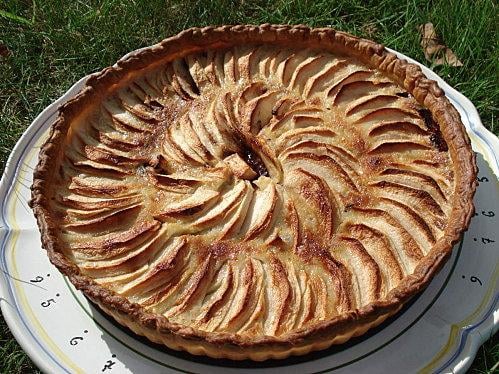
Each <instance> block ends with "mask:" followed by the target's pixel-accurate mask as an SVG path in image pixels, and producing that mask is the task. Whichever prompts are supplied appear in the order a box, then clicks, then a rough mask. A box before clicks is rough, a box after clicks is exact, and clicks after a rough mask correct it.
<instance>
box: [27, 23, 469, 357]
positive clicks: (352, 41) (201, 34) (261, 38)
mask: <svg viewBox="0 0 499 374" xmlns="http://www.w3.org/2000/svg"><path fill="white" fill-rule="evenodd" d="M252 43H253V44H254V43H258V44H262V43H264V44H268V45H278V46H281V47H287V46H292V47H293V48H300V47H303V48H317V49H321V50H325V51H335V52H340V53H343V54H346V55H349V56H353V57H355V58H357V59H359V60H360V61H362V62H363V63H364V64H366V65H368V66H370V67H373V68H375V69H377V70H378V71H381V72H382V73H384V74H385V75H387V76H388V77H390V78H391V79H393V80H395V81H396V82H397V83H398V84H399V85H400V86H401V87H403V88H405V90H406V91H407V92H409V93H410V94H411V95H412V96H413V97H414V98H415V99H416V100H417V101H418V102H419V103H420V104H421V105H423V106H424V107H426V108H428V109H429V111H430V112H431V114H432V116H433V118H434V119H435V122H436V123H438V125H439V126H440V131H441V133H442V136H443V139H444V141H445V142H446V144H447V145H448V152H449V155H450V158H451V159H452V161H453V165H454V168H455V169H454V182H455V188H454V191H453V194H452V196H451V199H452V203H451V206H452V210H451V213H450V215H449V219H448V221H447V222H446V226H445V232H444V234H443V235H442V236H441V237H440V238H439V239H438V240H437V241H436V243H435V244H434V245H433V247H432V248H431V250H430V251H429V253H427V254H426V256H425V257H424V258H423V259H422V260H421V261H419V263H418V265H417V266H416V267H415V269H414V271H413V273H412V274H411V275H408V276H406V277H405V278H404V279H403V281H402V282H401V283H399V285H398V286H397V287H396V288H394V289H393V290H392V291H390V292H389V293H388V294H387V295H386V296H385V299H384V300H382V301H375V302H372V303H370V304H368V305H365V306H363V307H361V308H360V309H357V310H354V311H350V312H347V313H342V314H340V315H338V316H336V317H334V318H332V319H330V320H325V321H321V322H318V323H315V324H314V325H312V326H309V327H306V328H303V329H298V330H295V331H291V332H289V333H285V334H282V335H279V336H257V337H252V338H251V339H250V338H248V337H246V336H241V335H239V334H234V333H227V332H207V331H202V330H200V329H195V328H192V327H189V326H185V325H182V324H178V323H172V322H170V321H169V320H168V319H167V318H166V317H164V316H162V315H158V314H154V313H151V312H148V311H146V310H145V309H144V308H143V307H142V306H140V305H138V304H135V303H132V302H130V301H129V300H127V299H126V298H125V297H123V296H120V295H118V294H115V293H114V292H113V291H111V290H109V289H107V288H105V287H103V286H101V285H99V284H97V283H96V282H95V281H94V280H93V279H92V278H90V277H89V276H87V275H84V274H82V272H81V271H80V269H79V268H78V266H76V265H75V264H74V263H73V262H72V261H71V260H70V259H68V258H67V257H66V256H65V255H64V254H63V252H64V251H63V250H62V246H63V243H61V241H60V240H59V239H58V234H59V230H60V229H59V227H58V225H57V219H55V218H54V216H53V214H54V213H53V211H52V209H51V206H50V200H49V197H48V196H51V188H52V185H53V183H52V181H53V177H54V172H53V171H54V170H57V165H58V162H59V157H58V155H59V154H60V151H61V147H62V145H63V143H64V142H63V140H64V139H65V137H66V134H67V132H68V129H69V127H70V125H71V123H72V121H73V119H75V118H77V117H78V116H79V115H80V114H81V113H82V112H83V111H85V109H86V108H88V107H89V106H91V105H93V103H95V101H96V100H100V99H102V98H104V97H106V95H108V94H109V92H111V91H112V90H113V87H115V85H118V84H119V83H120V82H121V81H122V80H123V79H125V77H126V76H127V74H130V73H133V72H135V71H138V70H140V69H143V68H145V67H148V66H151V64H155V63H159V62H161V61H166V60H168V61H171V60H172V59H174V58H175V57H179V56H184V55H187V54H189V53H193V52H196V51H200V50H202V49H207V48H224V47H230V46H234V45H246V44H252ZM113 85H114V86H113ZM476 172H477V170H476V165H475V157H474V154H473V152H472V150H471V146H470V140H469V138H468V136H467V134H466V132H465V129H464V126H463V125H462V123H461V121H460V116H459V113H458V112H457V111H456V109H455V108H454V107H453V106H452V105H451V104H450V103H449V101H448V100H447V98H446V97H445V94H444V92H443V91H442V89H440V88H439V87H438V85H437V83H436V82H434V81H431V80H428V79H427V78H426V77H425V76H424V74H423V73H422V71H421V69H420V68H419V67H418V66H416V65H414V64H410V63H408V62H406V61H404V60H400V59H398V58H397V57H396V56H395V55H394V54H393V53H390V52H388V51H386V50H385V49H384V47H383V46H382V45H379V44H376V43H374V42H371V41H368V40H364V39H360V38H357V37H354V36H351V35H349V34H346V33H343V32H338V31H335V30H332V29H329V28H321V29H311V28H309V27H306V26H287V25H268V24H265V25H261V26H251V25H239V26H222V27H206V28H193V29H189V30H186V31H183V32H182V33H180V34H178V35H177V36H174V37H171V38H168V39H166V40H164V41H162V42H161V43H159V44H157V45H155V46H152V47H150V48H147V49H144V50H142V51H140V52H137V53H135V54H132V55H131V56H129V57H127V58H126V59H123V60H120V61H119V62H118V63H117V66H115V67H109V68H106V69H104V70H103V71H102V72H100V73H98V74H95V75H93V76H91V77H90V78H89V79H88V81H87V82H86V86H85V88H84V89H82V91H81V92H80V93H79V94H78V95H77V96H76V97H75V98H73V99H72V100H70V101H69V102H67V103H66V104H64V105H63V106H61V108H60V111H59V117H58V119H57V120H56V122H55V123H54V125H53V126H52V128H51V132H50V136H49V139H48V140H47V142H46V143H45V145H44V146H43V147H42V149H41V152H40V159H39V164H38V166H37V168H36V171H35V173H34V182H33V186H32V200H31V203H30V204H31V206H32V208H33V210H34V213H35V216H36V218H37V221H38V225H39V228H40V231H41V234H42V245H43V247H44V248H45V249H46V250H47V253H48V256H49V258H50V260H51V262H52V263H53V264H54V265H55V266H57V268H58V269H59V270H60V271H61V272H62V273H64V274H65V275H66V276H68V278H69V280H70V281H71V282H72V283H73V284H74V285H75V287H76V288H77V289H79V290H81V291H83V292H84V294H85V295H86V296H87V297H89V298H90V299H91V300H92V301H94V302H95V303H97V304H98V305H99V306H100V307H101V308H102V309H103V310H104V311H105V312H106V313H108V314H110V315H111V316H113V317H114V318H115V319H116V320H117V321H118V322H120V323H121V324H123V325H126V326H128V327H129V328H130V329H132V330H133V331H134V332H136V333H137V334H140V335H145V336H146V337H148V338H149V339H150V340H152V341H155V342H158V343H162V344H165V345H167V346H168V347H170V348H173V349H178V350H186V351H188V352H190V353H192V354H198V355H208V356H211V357H216V358H230V359H248V358H249V359H252V360H266V359H269V358H285V357H287V356H289V355H301V354H305V353H308V352H310V351H312V350H318V349H324V348H327V347H329V346H330V345H331V344H339V343H343V342H345V341H346V340H348V339H350V338H351V337H352V336H358V335H361V334H363V333H364V332H365V331H367V330H368V329H369V328H371V327H373V326H376V325H378V324H380V323H381V322H382V321H384V320H385V319H386V318H387V317H388V316H390V315H393V314H394V313H396V312H397V311H398V310H399V309H400V308H401V307H402V305H403V304H404V303H405V302H406V301H407V300H408V299H409V298H410V297H412V296H413V295H415V294H416V293H418V292H419V291H421V290H422V289H424V288H425V287H426V286H427V284H428V283H429V282H430V280H431V279H432V278H433V276H434V275H435V274H436V272H437V271H438V270H439V269H440V268H441V267H442V266H443V264H444V263H445V262H446V260H447V259H448V257H449V256H450V253H451V250H452V247H453V245H454V244H455V243H456V242H457V241H458V240H459V238H460V236H461V234H462V232H463V231H464V230H465V229H466V228H467V227H468V224H469V222H470V218H471V216H472V214H473V211H474V208H473V203H472V198H473V194H474V192H475V188H476Z"/></svg>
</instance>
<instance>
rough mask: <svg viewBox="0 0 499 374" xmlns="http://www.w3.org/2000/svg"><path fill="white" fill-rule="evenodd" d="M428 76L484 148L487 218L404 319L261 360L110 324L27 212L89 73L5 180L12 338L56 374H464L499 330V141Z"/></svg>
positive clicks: (2, 200)
mask: <svg viewBox="0 0 499 374" xmlns="http://www.w3.org/2000/svg"><path fill="white" fill-rule="evenodd" d="M132 53H133V52H132ZM399 56H400V57H402V58H406V59H408V60H410V61H412V62H414V61H413V60H411V59H409V58H407V57H406V56H404V55H402V54H399ZM421 66H422V65H421ZM422 68H423V70H424V72H425V73H426V74H427V76H428V77H430V78H431V79H434V80H437V81H438V82H439V84H440V86H441V87H442V88H443V89H444V90H445V92H446V94H447V96H448V97H449V99H450V100H451V101H452V103H453V104H454V105H455V106H456V108H457V109H458V110H459V112H460V114H461V117H462V120H463V123H464V124H465V126H466V129H467V130H468V133H469V135H470V137H471V140H472V143H473V148H474V150H475V151H476V152H477V161H478V166H479V168H480V172H479V176H478V179H479V181H480V184H479V187H478V190H477V193H476V197H475V206H476V212H477V214H476V215H475V217H474V218H473V219H472V223H471V226H470V228H469V230H468V231H467V232H466V233H465V235H464V237H463V240H462V241H461V242H460V243H459V244H458V245H457V246H456V248H454V251H453V254H452V258H451V259H450V260H449V262H448V263H447V264H446V266H445V267H444V268H443V269H442V271H441V272H440V273H439V274H438V275H437V276H436V277H435V279H434V280H433V281H432V282H431V284H430V286H429V287H428V288H427V289H426V290H425V291H424V292H423V293H422V294H421V295H419V296H418V297H416V298H415V299H414V300H412V302H411V303H410V304H409V305H407V306H406V307H405V308H404V309H403V311H401V312H400V313H399V314H397V316H395V317H394V318H391V319H390V320H389V321H387V322H385V323H384V324H382V325H381V326H380V327H378V328H376V329H374V330H372V331H370V332H369V333H368V334H367V335H365V336H362V337H359V338H355V339H352V340H351V341H349V342H348V343H347V344H344V345H340V346H336V347H332V348H331V349H329V350H325V351H322V352H316V353H312V354H310V355H307V356H304V357H298V358H290V359H286V360H281V361H271V362H264V363H255V362H231V361H226V360H213V359H209V358H202V357H195V356H191V355H188V354H184V353H179V352H174V351H170V350H167V349H166V348H164V347H160V346H156V345H154V344H151V343H148V342H147V341H146V340H144V339H143V338H140V337H137V336H135V335H133V334H132V333H130V332H128V331H127V330H125V329H122V328H121V327H120V326H118V325H116V324H115V323H114V322H113V321H111V320H109V319H108V318H107V317H105V316H104V315H103V314H102V313H101V312H100V311H99V310H98V309H96V308H94V307H93V305H91V304H90V303H89V302H88V301H87V299H86V298H85V297H84V296H83V295H82V294H81V293H80V292H78V291H76V290H75V289H74V288H73V286H72V285H71V284H70V283H69V282H68V281H67V280H66V278H64V277H63V276H62V275H61V274H60V273H59V272H58V271H57V269H55V268H54V267H53V266H52V265H51V264H50V263H49V261H48V259H47V256H46V255H45V251H44V250H42V248H41V244H40V236H39V233H38V229H37V227H36V222H35V219H34V217H33V214H32V213H31V210H30V209H29V208H28V206H27V201H28V200H29V198H30V190H29V187H30V185H31V182H32V172H33V168H34V167H35V165H36V163H37V154H38V150H39V148H40V145H41V144H42V143H43V141H44V139H45V138H46V136H47V130H48V128H49V127H50V125H51V124H52V123H53V121H54V120H55V118H56V117H57V108H58V106H59V105H60V104H62V103H64V102H65V101H67V100H68V99H70V98H71V97H73V96H74V95H75V94H76V93H77V92H78V91H79V90H80V89H81V87H82V86H83V85H84V82H85V80H86V78H87V77H85V78H83V79H81V80H80V81H79V82H77V83H76V84H75V85H74V86H73V87H71V89H70V90H69V91H68V92H67V93H66V94H65V95H63V96H62V97H61V98H60V99H59V100H57V101H56V102H54V103H53V104H52V105H50V106H49V107H48V108H46V109H45V110H44V111H43V112H42V113H41V114H40V115H39V116H38V117H37V118H36V119H35V120H34V121H33V123H32V124H31V126H30V127H29V128H28V129H27V131H26V132H25V133H24V135H23V136H22V137H21V139H20V140H19V142H18V143H17V145H16V147H15V148H14V150H13V152H12V154H11V156H10V158H9V160H8V163H7V167H6V169H5V173H4V175H3V176H2V180H1V184H0V226H1V228H0V270H1V272H0V305H1V308H2V313H3V315H4V317H5V320H6V321H7V323H8V324H9V326H10V328H11V330H12V333H13V334H14V336H15V337H16V339H17V340H18V342H19V343H20V344H21V346H22V347H23V348H24V350H25V351H26V352H27V353H28V355H29V356H30V357H31V358H32V359H33V361H34V362H35V363H36V364H37V365H38V366H39V367H40V368H41V369H42V370H43V371H45V372H48V373H63V372H70V373H73V372H85V373H100V372H113V373H130V372H133V373H165V372H173V371H180V372H189V373H191V372H192V373H201V372H202V373H217V374H223V373H232V372H235V371H238V370H240V369H242V368H243V369H244V371H245V372H251V373H260V372H269V373H271V372H274V373H278V372H282V370H286V372H287V373H322V372H329V371H334V372H338V373H343V372H355V373H386V372H405V373H411V372H419V371H423V372H464V371H465V370H466V369H467V368H468V367H469V365H470V364H471V363H472V361H473V358H474V356H475V354H476V351H477V349H478V348H479V346H480V345H481V344H482V343H483V342H484V341H485V340H487V339H488V338H489V337H490V336H491V335H492V334H494V332H495V331H496V330H497V328H498V326H499V295H498V280H499V233H498V231H497V227H499V226H498V217H499V183H498V179H497V176H498V175H499V140H498V139H497V137H495V136H494V135H493V134H492V133H490V132H488V131H487V130H486V129H485V128H484V127H483V125H482V124H481V122H480V118H479V116H478V113H477V111H476V109H475V107H474V106H473V104H472V103H471V102H470V101H469V100H468V99H467V98H465V97H464V96H463V95H461V94H460V93H458V92H457V91H455V90H454V89H453V88H451V87H450V86H449V85H447V84H446V83H445V82H444V81H443V80H442V79H440V78H439V77H438V76H437V75H436V74H435V73H433V72H432V71H431V70H429V69H427V68H425V67H424V66H422Z"/></svg>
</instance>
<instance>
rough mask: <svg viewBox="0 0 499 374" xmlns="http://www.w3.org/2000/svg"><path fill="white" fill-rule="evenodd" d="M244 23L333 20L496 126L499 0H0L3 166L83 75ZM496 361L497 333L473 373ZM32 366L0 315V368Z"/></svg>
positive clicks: (488, 368) (322, 23)
mask: <svg viewBox="0 0 499 374" xmlns="http://www.w3.org/2000/svg"><path fill="white" fill-rule="evenodd" d="M426 22H432V23H433V24H434V25H435V28H436V31H437V32H438V33H439V35H440V36H441V37H442V39H443V40H444V42H445V44H446V45H447V46H449V47H450V48H451V49H452V50H453V51H454V52H455V53H456V55H457V56H458V57H459V59H460V60H461V61H462V62H463V64H464V65H463V66H462V67H448V66H432V64H431V62H428V61H425V58H424V54H423V51H422V49H421V47H420V44H419V43H420V37H419V34H418V32H417V26H418V25H420V24H423V23H426ZM238 23H251V24H260V23H284V24H306V25H309V26H316V27H321V26H331V27H334V28H336V29H338V30H343V31H347V32H350V33H352V34H354V35H358V36H362V37H366V38H369V39H373V40H375V41H377V42H380V43H383V44H385V45H386V46H388V47H390V48H393V49H395V50H398V51H400V52H402V53H404V54H406V55H408V56H411V57H413V58H414V59H416V60H418V61H420V62H423V63H425V64H426V65H427V66H429V67H431V68H433V69H434V71H435V72H436V73H437V74H439V75H440V76H441V77H442V78H444V79H445V80H446V81H447V82H448V83H449V84H451V85H452V86H453V87H455V88H456V89H457V90H459V91H461V92H462V93H463V94H464V95H466V96H467V97H468V98H470V99H471V101H472V102H473V103H474V104H475V106H476V107H477V108H478V111H479V113H480V116H481V118H482V121H483V123H484V125H485V126H486V127H487V128H489V129H490V130H491V131H492V132H494V133H495V134H496V135H497V134H498V133H499V128H498V126H497V123H496V121H497V119H496V117H497V113H498V95H499V90H498V89H497V86H498V80H499V68H498V67H499V66H498V65H499V52H498V48H497V47H498V44H499V35H498V27H499V17H498V12H497V4H496V2H495V1H493V0H476V1H449V0H447V1H419V0H412V1H407V2H403V1H401V0H382V1H360V0H341V1H331V0H330V1H324V0H315V1H306V0H295V1H289V0H288V1H281V0H274V1H250V0H247V1H244V0H240V1H223V0H218V1H215V0H212V1H210V0H205V1H194V0H184V1H159V0H149V1H148V0H142V1H139V0H135V1H134V0H129V1H124V0H123V1H113V0H109V1H76V0H37V1H35V0H17V1H16V0H0V130H1V131H0V170H2V172H3V170H4V166H5V162H6V160H7V157H8V155H9V153H10V152H11V150H12V147H13V146H14V144H15V142H16V141H17V139H18V138H19V137H20V136H21V134H22V133H23V131H24V130H25V129H26V127H27V126H28V125H29V124H30V123H31V122H32V120H33V119H34V118H35V117H36V115H37V114H38V113H40V112H41V111H42V110H43V109H44V108H45V107H46V106H47V105H49V104H50V103H51V102H52V101H54V100H55V99H57V98H58V97H59V96H60V95H62V94H63V93H64V92H65V91H66V90H67V89H68V88H69V87H70V86H71V85H72V84H73V83H74V82H76V81H77V80H79V79H80V78H81V77H83V76H85V75H87V74H89V73H92V72H95V71H99V70H101V69H102V68H104V67H106V66H109V65H112V64H113V63H114V62H115V61H116V60H117V59H119V58H120V57H121V56H123V55H124V54H126V53H127V52H129V51H132V50H134V49H137V48H140V47H145V46H148V45H151V44H154V43H156V42H158V41H160V40H161V39H163V38H165V37H168V36H170V35H173V34H175V33H177V32H179V31H181V30H183V29H185V28H188V27H192V26H206V25H221V24H238ZM498 361H499V343H498V339H497V336H496V337H495V338H493V339H491V340H489V342H487V343H486V344H485V345H484V346H483V347H482V348H481V349H480V351H479V352H478V354H477V358H476V360H475V362H474V363H473V366H472V368H471V372H472V373H492V372H493V371H495V370H497V369H498V367H497V365H496V364H497V362H498ZM36 371H37V370H36V368H35V366H34V365H33V364H32V363H31V361H30V360H29V358H28V357H27V356H26V355H25V354H24V352H23V351H22V349H21V348H20V347H19V345H18V344H17V343H16V342H15V340H14V339H13V337H12V335H11V334H10V332H9V330H8V328H7V326H6V324H5V321H4V320H3V318H1V317H0V373H31V372H36Z"/></svg>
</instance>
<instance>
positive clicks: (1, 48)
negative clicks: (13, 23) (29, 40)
mask: <svg viewBox="0 0 499 374" xmlns="http://www.w3.org/2000/svg"><path fill="white" fill-rule="evenodd" d="M9 56H10V50H9V49H8V48H7V46H6V45H5V44H2V43H0V57H9Z"/></svg>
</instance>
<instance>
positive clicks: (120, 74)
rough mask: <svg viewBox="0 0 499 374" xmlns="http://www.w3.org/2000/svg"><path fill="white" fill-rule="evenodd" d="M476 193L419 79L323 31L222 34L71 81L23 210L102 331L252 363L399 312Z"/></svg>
mask: <svg viewBox="0 0 499 374" xmlns="http://www.w3.org/2000/svg"><path fill="white" fill-rule="evenodd" d="M457 160H459V162H457ZM475 176H476V166H475V161H474V156H473V153H472V151H471V148H470V143H469V139H468V137H467V135H466V133H465V131H464V128H463V125H462V124H461V122H460V118H459V114H458V113H457V111H456V110H455V109H454V108H453V107H452V105H451V104H450V103H449V102H448V100H447V99H446V98H445V96H444V94H443V92H442V90H441V89H440V88H439V87H438V86H437V84H436V83H435V82H433V81H430V80H427V79H426V78H425V77H424V75H423V74H422V72H421V71H420V69H419V68H418V67H416V66H414V65H412V64H408V63H407V62H405V61H402V60H399V59H397V58H396V57H395V56H394V55H393V54H391V53H389V52H386V51H385V50H384V49H383V47H382V46H380V45H377V44H375V43H372V42H370V41H366V40H363V39H358V38H355V37H353V36H350V35H348V34H344V33H340V32H335V31H334V30H331V29H309V28H307V27H302V26H294V27H290V26H270V25H262V26H224V27H218V28H216V27H212V28H204V29H191V30H187V31H185V32H183V33H181V34H179V35H177V36H175V37H172V38H169V39H166V40H165V41H163V42H161V43H160V44H158V45H156V46H153V47H151V48H148V49H146V50H143V51H141V52H139V53H137V54H135V55H132V56H130V57H128V58H127V59H125V60H121V61H120V62H119V63H118V64H117V67H113V68H108V69H105V70H104V71H103V72H101V73H99V74H97V75H94V76H93V77H92V78H90V79H89V80H88V82H87V85H86V88H85V89H83V90H82V92H81V93H80V94H79V95H78V96H77V97H76V98H75V99H73V100H71V101H70V102H69V103H67V104H66V105H64V106H63V107H61V108H60V114H59V118H58V120H57V121H56V123H55V124H54V126H53V127H52V132H51V136H50V138H49V140H48V141H47V143H46V144H45V145H44V147H43V148H42V151H41V154H40V161H39V164H38V167H37V169H36V172H35V177H34V183H33V187H32V191H33V192H32V201H31V205H32V207H33V210H34V212H35V215H36V217H37V220H38V224H39V227H40V231H41V233H42V243H43V246H44V248H45V249H46V250H47V252H48V255H49V257H50V259H51V261H52V262H53V263H54V264H55V265H56V266H57V267H58V268H59V269H60V270H61V271H62V272H63V273H64V274H66V275H67V276H68V277H69V279H70V280H71V282H72V283H73V284H74V285H75V286H76V287H77V288H79V289H81V290H82V291H83V292H84V293H85V294H86V295H87V296H88V297H89V298H91V299H92V300H93V301H95V302H96V303H97V304H98V305H99V306H100V307H101V308H102V309H103V310H104V311H105V312H106V313H108V314H110V315H111V316H113V317H114V318H115V319H116V320H117V321H118V322H119V323H121V324H123V325H125V326H127V327H129V328H130V329H131V330H133V331H134V332H136V333H138V334H140V335H144V336H146V337H147V338H149V339H150V340H151V341H154V342H157V343H161V344H164V345H166V346H168V347H170V348H173V349H177V350H186V351H188V352H190V353H192V354H196V355H207V356H210V357H215V358H230V359H236V360H240V359H252V360H257V361H261V360H266V359H270V358H277V359H281V358H285V357H287V356H289V355H301V354H306V353H308V352H310V351H312V350H319V349H325V348H327V347H329V346H330V345H332V344H341V343H343V342H345V341H346V340H348V339H350V338H351V337H352V336H358V335H362V334H363V333H364V332H365V331H367V330H368V329H369V328H372V327H374V326H376V325H378V324H380V323H381V322H382V321H384V320H385V319H386V318H387V317H388V316H390V315H393V314H394V313H395V312H396V311H398V310H399V309H400V308H401V306H402V305H403V303H404V302H406V301H407V300H408V299H409V298H410V297H411V296H413V295H414V294H415V293H417V292H419V291H420V290H421V289H423V288H424V287H425V286H426V285H427V284H428V282H429V281H430V280H431V278H432V277H433V276H434V274H435V273H436V272H437V271H438V269H440V267H441V266H442V265H443V264H444V262H445V261H446V259H447V258H448V257H449V255H450V251H451V249H452V246H453V244H454V243H455V242H456V241H457V240H458V239H459V237H460V235H461V232H462V231H463V230H464V229H465V228H466V227H467V226H468V224H469V219H470V217H471V214H472V212H473V204H472V197H473V194H474V191H475Z"/></svg>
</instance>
